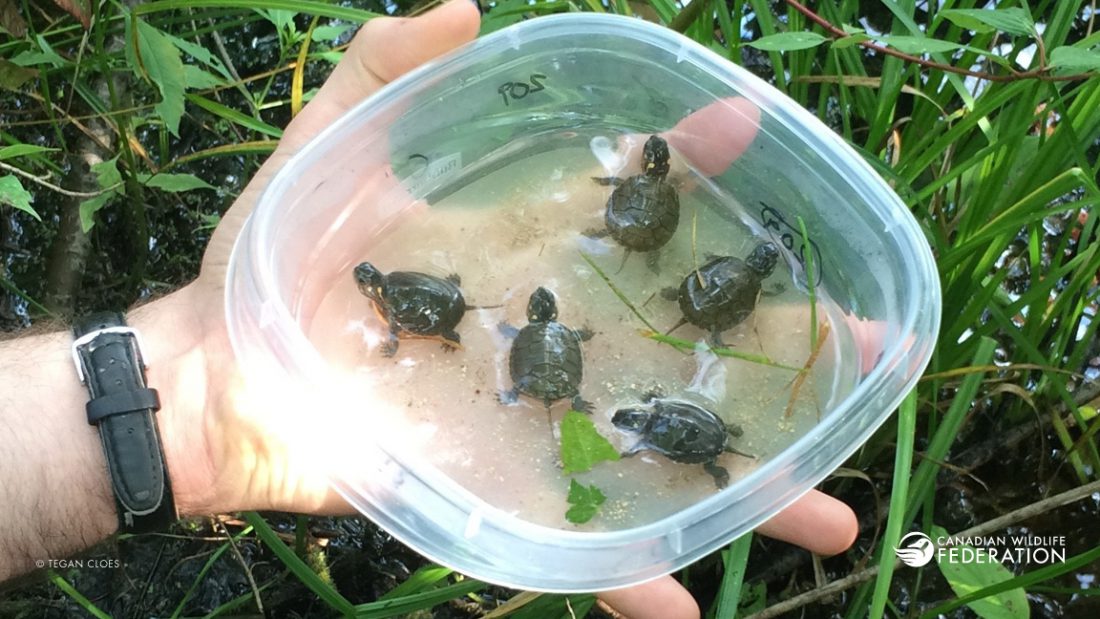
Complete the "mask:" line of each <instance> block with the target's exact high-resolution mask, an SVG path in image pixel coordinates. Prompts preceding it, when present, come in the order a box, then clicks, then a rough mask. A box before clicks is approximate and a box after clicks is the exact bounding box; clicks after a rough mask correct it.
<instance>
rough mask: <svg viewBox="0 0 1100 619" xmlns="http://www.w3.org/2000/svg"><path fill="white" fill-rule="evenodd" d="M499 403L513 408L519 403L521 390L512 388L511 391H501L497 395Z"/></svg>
mask: <svg viewBox="0 0 1100 619" xmlns="http://www.w3.org/2000/svg"><path fill="white" fill-rule="evenodd" d="M497 401H498V402H500V403H501V404H504V405H505V406H511V405H512V404H515V403H516V402H518V401H519V389H517V388H512V389H511V390H509V391H501V392H499V393H497Z"/></svg>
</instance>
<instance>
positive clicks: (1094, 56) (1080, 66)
mask: <svg viewBox="0 0 1100 619" xmlns="http://www.w3.org/2000/svg"><path fill="white" fill-rule="evenodd" d="M1050 66H1051V67H1053V68H1055V69H1065V70H1067V71H1071V72H1084V71H1100V53H1097V52H1094V51H1092V50H1091V49H1082V48H1080V47H1069V46H1063V47H1055V48H1054V49H1053V50H1051V52H1050Z"/></svg>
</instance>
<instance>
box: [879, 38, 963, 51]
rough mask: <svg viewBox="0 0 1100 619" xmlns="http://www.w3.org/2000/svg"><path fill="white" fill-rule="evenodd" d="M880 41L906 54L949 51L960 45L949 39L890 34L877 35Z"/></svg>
mask: <svg viewBox="0 0 1100 619" xmlns="http://www.w3.org/2000/svg"><path fill="white" fill-rule="evenodd" d="M878 39H879V40H880V41H882V42H883V43H885V44H887V45H889V46H890V47H893V48H894V49H896V50H898V51H900V52H904V53H906V54H935V53H937V52H950V51H954V50H956V49H959V48H960V47H962V46H961V45H960V44H958V43H952V42H951V41H941V40H939V39H929V38H928V37H910V36H901V35H891V36H882V37H878Z"/></svg>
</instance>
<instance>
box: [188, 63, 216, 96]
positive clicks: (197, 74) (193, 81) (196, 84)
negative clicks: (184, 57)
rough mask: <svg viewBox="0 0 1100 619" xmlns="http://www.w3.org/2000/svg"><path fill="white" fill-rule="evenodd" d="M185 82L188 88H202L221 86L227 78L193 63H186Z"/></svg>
mask: <svg viewBox="0 0 1100 619" xmlns="http://www.w3.org/2000/svg"><path fill="white" fill-rule="evenodd" d="M183 84H184V86H185V87H187V88H192V89H196V90H201V89H204V88H214V87H217V86H221V85H222V84H225V80H223V79H221V78H220V77H217V76H216V75H214V74H213V73H210V72H209V71H203V70H202V69H200V68H198V67H196V66H195V65H193V64H185V65H183Z"/></svg>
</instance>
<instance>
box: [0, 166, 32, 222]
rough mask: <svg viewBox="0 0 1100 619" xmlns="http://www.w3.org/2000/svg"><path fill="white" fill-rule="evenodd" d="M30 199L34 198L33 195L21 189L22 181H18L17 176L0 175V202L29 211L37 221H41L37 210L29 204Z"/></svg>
mask: <svg viewBox="0 0 1100 619" xmlns="http://www.w3.org/2000/svg"><path fill="white" fill-rule="evenodd" d="M32 200H34V197H33V196H31V194H30V192H28V191H27V190H26V189H23V183H20V182H19V179H18V178H16V177H14V176H10V175H9V176H0V204H10V205H12V206H14V207H15V208H17V209H19V210H21V211H23V212H25V213H29V214H30V215H31V216H32V217H34V218H35V219H37V220H38V221H42V218H41V217H39V216H38V212H37V211H35V210H34V207H33V206H31V201H32Z"/></svg>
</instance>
